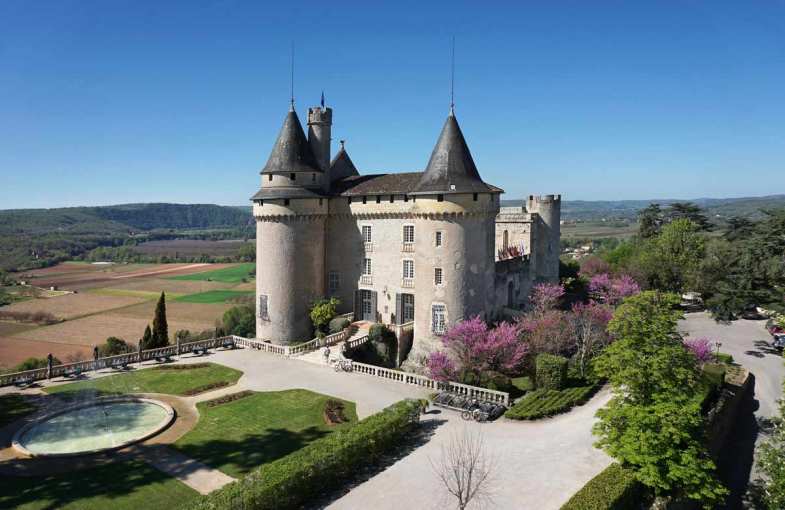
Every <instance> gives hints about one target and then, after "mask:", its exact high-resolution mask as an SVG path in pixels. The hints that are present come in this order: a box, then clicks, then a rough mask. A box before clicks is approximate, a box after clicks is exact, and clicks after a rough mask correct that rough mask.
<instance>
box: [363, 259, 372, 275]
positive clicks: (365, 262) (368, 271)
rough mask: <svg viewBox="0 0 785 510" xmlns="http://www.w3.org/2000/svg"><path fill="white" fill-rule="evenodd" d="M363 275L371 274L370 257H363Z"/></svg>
mask: <svg viewBox="0 0 785 510" xmlns="http://www.w3.org/2000/svg"><path fill="white" fill-rule="evenodd" d="M363 275H364V276H370V275H371V259H363Z"/></svg>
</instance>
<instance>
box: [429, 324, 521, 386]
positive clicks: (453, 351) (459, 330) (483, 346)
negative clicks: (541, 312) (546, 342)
mask: <svg viewBox="0 0 785 510" xmlns="http://www.w3.org/2000/svg"><path fill="white" fill-rule="evenodd" d="M441 341H442V346H443V347H444V351H435V352H433V353H431V355H430V356H429V357H428V359H427V361H426V365H427V367H428V371H429V373H430V375H431V377H433V378H435V379H438V380H445V379H450V378H453V377H455V376H456V374H458V373H465V372H472V373H474V374H476V375H478V376H480V375H481V374H483V373H485V372H501V373H503V374H512V373H515V372H517V371H518V370H519V369H520V367H521V365H522V364H523V362H524V359H525V357H526V353H527V352H528V346H527V345H526V344H525V343H524V342H522V341H521V340H520V331H519V327H518V325H517V324H510V323H508V322H502V323H499V324H498V325H497V326H496V327H495V328H489V327H488V325H487V324H485V322H484V321H483V320H482V319H480V318H479V317H474V318H472V319H470V320H465V321H461V322H459V323H457V324H455V325H454V326H453V327H451V328H450V329H449V330H447V333H445V334H444V336H442V339H441Z"/></svg>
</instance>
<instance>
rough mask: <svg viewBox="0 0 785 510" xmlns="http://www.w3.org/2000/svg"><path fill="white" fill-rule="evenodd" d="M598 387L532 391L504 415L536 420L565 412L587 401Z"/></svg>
mask: <svg viewBox="0 0 785 510" xmlns="http://www.w3.org/2000/svg"><path fill="white" fill-rule="evenodd" d="M598 387H599V385H590V386H578V387H575V388H567V389H564V390H561V391H557V390H548V389H537V390H534V391H530V392H529V393H527V394H526V396H525V397H523V398H522V399H521V400H520V401H519V402H518V403H517V404H515V405H513V406H512V407H511V408H510V409H509V410H508V411H507V412H506V413H504V416H506V417H507V418H511V419H513V420H536V419H537V418H544V417H546V416H553V415H554V414H559V413H563V412H565V411H569V410H570V409H572V408H573V406H576V405H581V404H583V403H585V402H586V401H587V400H589V399H590V398H591V396H592V395H594V391H595V390H596V389H597V388H598Z"/></svg>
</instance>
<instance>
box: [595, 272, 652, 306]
mask: <svg viewBox="0 0 785 510" xmlns="http://www.w3.org/2000/svg"><path fill="white" fill-rule="evenodd" d="M640 291H641V288H640V286H639V285H638V284H637V282H636V281H635V280H633V279H632V277H630V276H629V275H626V274H623V275H621V276H618V277H614V278H612V277H611V276H610V275H609V274H608V273H599V274H595V275H594V276H592V277H591V279H590V280H589V293H591V295H592V296H593V297H594V299H595V300H596V301H599V302H601V303H605V304H608V305H612V306H616V305H618V304H620V303H621V302H622V301H623V300H624V298H626V297H629V296H634V295H635V294H638V293H639V292H640Z"/></svg>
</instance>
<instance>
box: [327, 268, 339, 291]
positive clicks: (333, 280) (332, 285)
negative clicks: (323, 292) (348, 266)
mask: <svg viewBox="0 0 785 510" xmlns="http://www.w3.org/2000/svg"><path fill="white" fill-rule="evenodd" d="M327 288H328V289H329V291H330V294H335V293H336V292H338V289H340V288H341V278H340V276H338V271H330V272H329V273H328V274H327Z"/></svg>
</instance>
